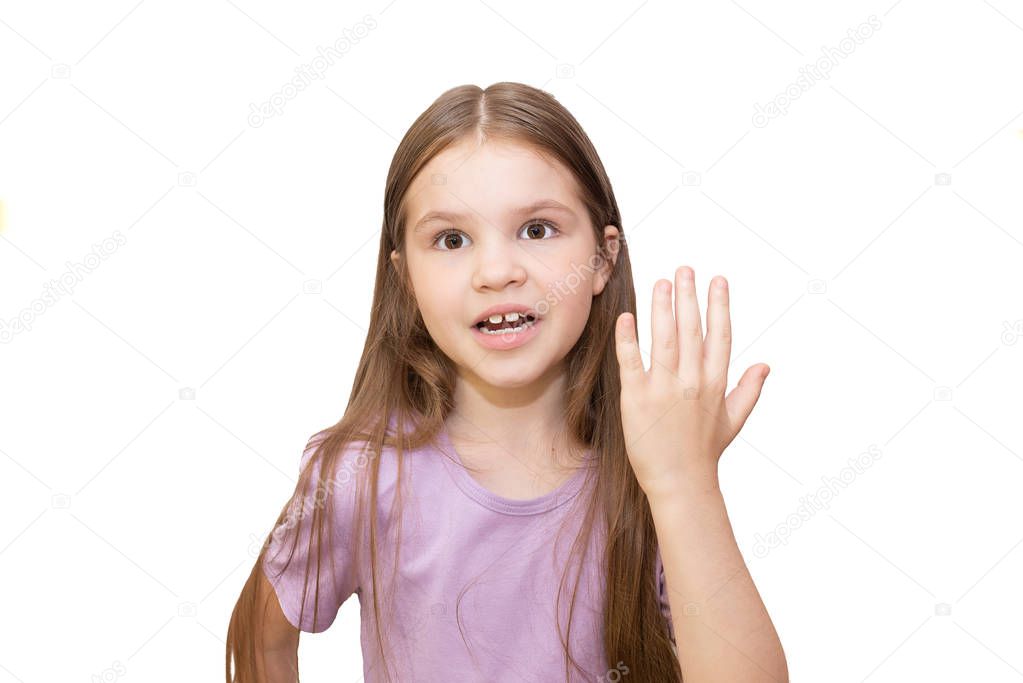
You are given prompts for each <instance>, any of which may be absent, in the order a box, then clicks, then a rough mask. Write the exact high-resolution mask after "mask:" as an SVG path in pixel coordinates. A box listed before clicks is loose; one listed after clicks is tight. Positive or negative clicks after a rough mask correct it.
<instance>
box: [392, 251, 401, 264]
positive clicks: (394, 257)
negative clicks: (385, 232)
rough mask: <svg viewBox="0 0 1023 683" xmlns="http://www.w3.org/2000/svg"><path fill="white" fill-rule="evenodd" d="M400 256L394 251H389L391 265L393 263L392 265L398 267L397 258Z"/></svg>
mask: <svg viewBox="0 0 1023 683" xmlns="http://www.w3.org/2000/svg"><path fill="white" fill-rule="evenodd" d="M400 256H401V255H400V254H399V253H398V251H397V250H396V249H391V263H393V264H394V265H398V258H399V257H400Z"/></svg>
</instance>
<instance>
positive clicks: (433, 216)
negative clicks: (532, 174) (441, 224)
mask: <svg viewBox="0 0 1023 683" xmlns="http://www.w3.org/2000/svg"><path fill="white" fill-rule="evenodd" d="M541 209H553V210H555V211H561V212H563V213H567V214H568V215H570V216H575V211H573V210H572V209H570V208H568V207H567V206H565V205H564V204H562V203H561V202H559V201H558V200H556V199H540V200H538V201H535V202H533V203H532V204H530V205H528V206H522V207H519V208H518V209H512V210H511V211H510V212H509V214H510V215H512V216H524V215H527V214H530V213H533V212H534V211H540V210H541ZM469 215H470V214H468V213H463V212H460V211H447V210H439V211H430V212H428V213H426V214H425V215H424V216H423V217H422V218H420V219H419V220H418V221H416V225H415V228H413V230H412V231H413V232H419V231H420V230H422V229H423V228H424V227H426V225H427V224H429V223H433V222H434V221H457V220H459V219H461V218H466V217H468V216H469Z"/></svg>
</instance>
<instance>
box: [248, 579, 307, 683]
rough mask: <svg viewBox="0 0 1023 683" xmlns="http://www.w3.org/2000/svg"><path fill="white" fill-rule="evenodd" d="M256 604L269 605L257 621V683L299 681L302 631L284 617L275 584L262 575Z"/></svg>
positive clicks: (291, 682) (290, 682) (255, 626)
mask: <svg viewBox="0 0 1023 683" xmlns="http://www.w3.org/2000/svg"><path fill="white" fill-rule="evenodd" d="M256 604H257V605H266V609H265V610H262V616H263V618H262V620H261V621H260V620H259V619H258V618H257V620H256V623H255V624H253V627H254V628H255V633H256V652H255V656H256V681H255V683H295V681H298V636H299V630H298V629H297V628H295V627H294V626H292V624H291V622H289V621H288V618H287V617H286V616H285V615H284V611H283V610H282V609H281V603H280V601H279V600H278V599H277V593H276V592H275V591H274V588H273V584H271V583H270V581H269V579H267V578H266V575H265V574H263V573H262V572H261V573H260V580H259V595H258V596H257V598H256ZM264 660H265V663H266V666H265V667H264Z"/></svg>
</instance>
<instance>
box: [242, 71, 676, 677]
mask: <svg viewBox="0 0 1023 683" xmlns="http://www.w3.org/2000/svg"><path fill="white" fill-rule="evenodd" d="M466 138H473V139H477V140H480V141H483V140H486V139H490V138H493V139H501V140H512V141H516V142H518V143H521V144H524V145H529V146H530V147H532V148H534V149H536V150H538V151H540V152H541V153H545V154H547V155H549V156H551V157H552V158H555V159H557V160H558V161H559V162H561V163H562V164H564V165H565V166H566V167H567V168H568V169H569V170H570V171H571V172H572V174H573V176H574V177H575V179H576V181H577V183H578V190H579V195H580V197H581V198H582V200H583V202H584V204H585V206H586V209H587V213H588V216H589V218H590V221H591V223H592V225H593V229H594V235H595V237H596V241H597V245H598V251H597V254H598V256H599V257H600V258H601V259H602V261H601V262H602V263H603V264H604V265H605V266H606V267H609V268H610V269H611V276H610V279H609V280H608V282H607V284H606V286H605V287H604V289H603V291H602V292H601V293H600V294H599V295H597V296H596V297H594V300H593V305H592V306H591V310H590V315H589V320H588V321H587V324H586V327H585V329H584V331H583V333H582V335H581V336H580V338H579V340H578V342H577V343H576V344H575V346H574V347H573V348H572V349H571V351H570V352H569V354H568V357H567V358H566V368H567V372H568V376H569V377H571V382H569V385H568V387H569V388H568V390H567V394H568V395H567V396H566V406H567V408H566V410H567V412H566V424H567V429H568V430H569V431H570V432H571V433H572V435H574V436H575V438H576V439H577V440H578V442H581V443H585V444H588V445H589V447H590V448H591V449H592V451H593V453H594V454H595V456H596V463H595V468H596V470H595V479H594V482H595V485H594V487H593V488H592V494H591V495H590V498H589V500H588V501H587V503H586V505H585V517H584V518H583V524H582V527H581V529H582V531H581V532H580V533H579V536H578V537H577V539H576V542H575V544H574V545H573V548H574V549H578V548H582V547H585V544H586V542H587V539H588V538H589V534H590V532H591V531H592V529H593V526H594V523H595V520H596V519H601V520H602V521H601V524H603V525H604V529H605V530H606V545H605V550H604V556H603V558H602V559H603V562H604V565H603V570H604V572H605V574H604V575H605V577H606V591H605V595H606V599H605V602H604V612H603V626H604V628H603V641H604V650H605V653H606V657H607V661H606V664H607V667H608V670H609V671H610V670H613V669H615V668H616V667H618V668H621V667H622V665H624V666H627V667H628V669H626V671H627V674H626V675H627V676H628V680H631V681H637V682H640V681H644V682H645V681H656V682H657V683H663V682H676V681H681V680H682V673H681V670H680V668H679V664H678V659H677V655H676V654H675V650H674V648H673V643H672V640H671V637H670V634H669V631H668V628H667V626H666V622H665V620H664V617H663V616H662V614H661V611H660V602H659V593H658V585H657V580H656V579H657V577H656V575H655V570H656V569H655V563H656V561H657V539H656V535H655V531H654V525H653V519H652V516H651V512H650V507H649V504H648V502H647V499H646V496H645V495H644V493H643V491H642V489H641V488H640V487H639V484H638V482H637V481H636V478H635V476H634V474H633V471H632V468H631V466H630V464H629V462H628V457H627V455H626V450H625V439H624V436H623V432H622V421H621V413H620V398H619V394H620V388H621V387H620V383H619V374H618V373H619V369H618V361H617V358H616V355H615V349H614V344H615V340H614V325H615V321H616V319H617V317H618V316H619V314H621V313H624V312H626V311H628V312H631V313H632V314H633V315H635V313H636V293H635V289H634V287H633V282H632V267H631V264H630V261H629V251H628V248H627V245H626V242H625V239H624V237H625V236H624V231H623V229H622V221H621V216H620V214H619V211H618V204H617V202H616V200H615V196H614V191H613V190H612V188H611V182H610V180H609V179H608V177H607V173H606V172H605V170H604V166H603V164H602V163H601V161H600V158H599V157H598V155H597V152H596V150H595V149H594V147H593V144H592V143H591V142H590V139H589V138H588V137H587V136H586V134H585V133H584V132H583V130H582V127H581V126H580V125H579V123H578V122H577V121H576V120H575V118H574V117H573V116H572V115H571V114H570V113H569V112H568V111H567V110H566V109H565V108H564V107H563V106H562V105H561V104H560V103H559V102H558V101H557V100H556V99H555V98H554V96H552V95H551V94H549V93H547V92H544V91H542V90H538V89H536V88H532V87H530V86H528V85H524V84H521V83H513V82H502V83H495V84H493V85H491V86H490V87H488V88H486V89H485V90H484V89H482V88H479V87H478V86H475V85H463V86H459V87H456V88H452V89H450V90H448V91H446V92H444V93H443V94H442V95H441V96H440V97H438V98H437V99H436V100H435V101H434V102H433V103H432V104H431V105H430V106H429V107H428V108H427V109H426V110H425V111H424V112H423V113H422V114H421V115H420V116H419V117H418V118H417V119H416V121H415V122H414V123H413V124H412V126H411V128H410V129H409V130H408V132H407V133H406V134H405V136H404V138H403V139H402V141H401V143H400V144H399V145H398V148H397V150H396V151H395V153H394V158H393V159H392V162H391V166H390V169H389V171H388V174H387V185H386V188H385V193H384V218H383V228H382V231H381V236H380V249H379V253H378V256H377V270H376V283H375V285H374V289H373V306H372V312H371V315H370V322H369V330H368V333H367V335H366V342H365V346H364V347H363V351H362V357H361V358H360V359H359V366H358V370H357V371H356V375H355V381H354V384H353V386H352V391H351V395H350V396H349V399H348V407H347V408H346V409H345V412H344V416H343V417H342V418H341V420H340V421H339V422H338V423H337V424H335V425H333V426H331V427H328V428H327V429H324V430H323V431H321V432H319V433H318V434H316V435H315V436H314V437H313V439H311V440H310V444H309V446H310V453H309V455H310V457H309V458H308V460H307V461H306V462H305V466H304V467H303V468H302V472H301V475H300V478H299V481H298V484H297V486H296V488H295V493H294V494H293V495H292V497H291V499H290V500H289V502H288V504H287V505H286V506H285V507H284V509H283V510H282V511H281V514H280V516H279V517H278V519H277V525H276V526H280V525H282V524H283V523H285V522H286V521H287V519H288V518H289V515H291V514H293V512H291V511H292V510H293V509H294V506H296V505H298V504H300V503H301V501H303V500H306V499H307V498H308V497H309V493H308V492H309V491H311V490H312V486H313V483H314V482H313V481H312V479H313V471H314V468H315V469H317V470H318V471H319V472H321V473H331V472H335V471H336V467H337V464H338V463H337V461H338V459H339V456H340V457H343V454H344V452H345V448H346V445H347V444H351V443H355V442H364V443H365V444H366V450H367V452H369V453H370V456H369V458H368V459H367V460H366V462H368V463H369V466H368V467H364V468H361V471H360V472H359V474H360V476H358V477H357V479H358V482H357V484H358V490H359V491H360V493H359V497H358V500H359V504H358V510H359V511H365V510H367V509H368V510H369V513H370V514H369V544H368V548H369V551H370V566H371V573H372V585H373V590H372V595H373V609H374V614H375V615H376V616H377V619H376V624H377V627H376V643H377V647H378V648H379V652H380V656H381V659H382V661H386V657H385V656H384V638H383V634H382V633H381V629H380V618H379V617H380V614H381V608H380V605H379V601H378V599H377V595H378V591H377V590H376V587H377V585H378V581H377V567H378V563H379V558H378V553H377V524H378V522H377V483H378V476H379V471H380V460H381V459H380V458H379V457H373V456H375V455H379V454H380V453H381V451H382V449H383V448H385V447H389V448H394V449H395V451H396V454H397V463H398V464H397V471H398V477H399V481H400V478H401V472H402V464H401V463H402V460H403V457H402V456H403V453H404V451H408V450H414V449H417V448H419V447H420V446H423V445H425V444H434V443H436V441H435V440H436V437H437V436H438V434H439V432H440V430H441V429H442V428H443V426H444V422H445V419H446V418H447V417H448V415H449V414H451V413H452V411H454V409H455V405H454V401H453V396H454V388H455V379H456V368H455V367H454V365H453V363H452V362H451V361H450V359H448V358H447V357H446V356H445V355H444V354H443V353H442V352H441V351H440V349H439V348H438V347H437V346H436V345H435V344H434V342H433V340H432V339H431V337H430V335H429V334H428V332H427V330H426V327H425V325H424V323H423V319H422V317H421V316H420V313H419V310H418V307H417V304H416V301H415V297H414V295H413V292H412V288H411V285H410V281H409V278H408V273H407V271H406V269H405V263H406V261H407V259H405V258H400V259H397V262H396V263H395V262H392V260H391V258H390V254H391V251H392V250H397V251H398V252H399V253H402V252H403V245H404V240H405V230H406V220H407V218H408V216H406V214H405V208H406V199H407V193H408V190H409V187H410V185H411V183H412V181H413V179H414V178H415V177H416V175H417V174H418V173H419V172H420V171H421V170H422V169H423V167H424V166H425V165H426V164H427V163H428V162H429V161H430V160H431V159H432V158H433V157H434V156H435V155H437V154H438V153H439V152H441V151H442V150H444V149H445V148H447V147H448V146H450V145H452V144H454V143H457V142H459V141H461V140H463V139H466ZM606 225H614V226H616V227H617V228H618V231H619V236H618V242H617V244H616V245H615V247H616V248H617V251H618V253H617V258H616V259H615V260H613V261H612V259H611V258H610V256H611V255H610V252H609V251H608V250H607V248H606V246H605V241H604V237H603V229H604V226H606ZM391 425H395V426H396V427H397V429H396V430H392V429H390V427H391ZM323 479H324V480H326V479H329V477H323ZM366 488H368V491H369V502H368V504H366V503H365V501H363V496H364V495H365V493H364V492H365V490H366ZM326 489H327V491H326V497H325V500H324V505H315V506H313V510H312V515H311V517H310V518H309V519H308V521H309V523H310V524H311V525H312V526H311V529H312V533H310V534H309V549H308V550H309V554H308V555H307V557H314V556H315V557H316V558H317V559H316V562H315V565H316V577H315V578H313V580H312V581H311V583H312V586H313V588H314V590H315V591H316V593H314V595H317V596H318V593H319V589H318V587H317V585H318V583H319V581H318V577H319V573H320V564H321V551H322V550H323V548H322V546H323V545H324V544H322V543H320V542H319V541H320V539H323V538H326V539H332V538H335V536H334V535H333V534H332V532H331V531H330V524H331V521H332V519H333V513H332V509H333V496H331V495H330V490H331V487H329V486H328V487H326ZM399 501H400V487H398V493H397V495H396V497H395V501H394V502H395V503H398V502H399ZM399 509H400V508H399ZM392 514H393V508H392ZM601 515H602V516H601ZM395 518H396V519H397V520H399V521H398V524H399V525H400V519H401V515H400V514H397V515H396V516H395ZM325 520H326V523H327V527H326V530H324V521H325ZM305 521H306V520H303V522H302V523H305ZM361 524H362V519H361V514H359V515H357V521H356V522H355V525H354V526H355V528H356V529H358V528H359V527H360V525H361ZM275 528H276V527H275ZM396 534H398V535H400V529H399V530H397V531H396ZM272 535H273V534H272V533H271V534H270V535H268V537H267V539H266V542H265V543H264V545H263V549H262V551H261V552H260V553H259V559H258V560H257V562H256V564H255V566H254V567H253V569H252V572H251V574H250V576H249V578H248V580H247V582H246V583H245V585H244V587H243V588H242V592H241V596H240V597H239V599H238V602H237V604H236V606H235V608H234V611H233V613H232V615H231V621H230V626H229V628H228V634H227V681H228V683H250V682H251V681H254V680H255V662H254V657H255V652H256V648H255V645H254V643H255V642H256V635H257V634H256V633H255V632H254V631H255V629H256V624H257V623H258V622H257V619H256V617H257V610H259V609H265V605H257V604H256V602H257V601H256V598H255V596H256V595H257V590H258V581H259V580H260V578H261V577H260V572H261V571H262V569H261V567H262V563H263V558H264V555H265V554H266V552H267V549H268V546H269V545H270V540H271V536H272ZM353 537H354V538H361V534H360V532H359V531H355V532H354V536H353ZM356 545H358V544H356ZM314 546H315V549H314ZM356 550H357V548H355V549H353V552H354V551H356ZM396 551H397V548H395V552H396ZM289 562H290V557H289ZM394 562H395V564H394V566H395V567H397V559H396V556H395V558H394ZM310 564H312V562H310V563H308V564H307V568H306V569H307V571H306V590H308V587H309V584H310V576H309V574H310V572H309V565H310ZM576 585H578V580H577V581H576ZM304 597H305V592H303V600H302V603H303V610H304V605H305V599H304ZM360 597H361V595H360ZM560 597H561V591H560V589H559V592H558V598H559V601H560ZM575 597H576V595H575V591H573V593H572V604H573V605H574V603H575ZM317 604H318V600H317V599H316V598H314V600H313V605H314V606H316V605H317ZM300 618H301V617H300ZM316 620H317V615H316V614H315V607H314V616H313V622H314V623H316ZM570 624H571V612H570V613H569V626H570ZM562 645H563V648H564V650H565V654H566V660H565V676H566V680H570V679H571V677H570V675H569V674H570V671H571V668H570V665H574V666H575V667H576V668H577V669H579V670H580V671H582V669H581V668H580V667H579V665H578V663H577V662H576V661H575V659H574V658H573V657H572V655H571V653H570V652H569V648H568V646H567V640H566V638H565V637H564V636H562ZM232 659H233V660H234V666H235V671H234V674H233V677H232ZM384 668H385V670H387V671H386V673H387V679H388V680H391V676H390V671H389V667H388V666H385V667H384Z"/></svg>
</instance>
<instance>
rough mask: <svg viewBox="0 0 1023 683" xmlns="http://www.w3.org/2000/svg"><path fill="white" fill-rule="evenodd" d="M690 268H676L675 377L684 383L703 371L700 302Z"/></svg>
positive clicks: (697, 376) (698, 376)
mask: <svg viewBox="0 0 1023 683" xmlns="http://www.w3.org/2000/svg"><path fill="white" fill-rule="evenodd" d="M695 275H696V274H695V273H694V272H693V269H692V268H690V267H688V266H681V267H679V268H677V269H676V270H675V284H676V290H675V318H676V322H677V327H678V332H677V334H678V342H679V365H678V371H677V373H678V376H679V377H681V378H682V379H683V380H685V381H687V382H691V381H694V380H698V379H700V376H701V374H702V372H703V322H702V321H701V320H700V302H699V301H697V300H696V282H695Z"/></svg>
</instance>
